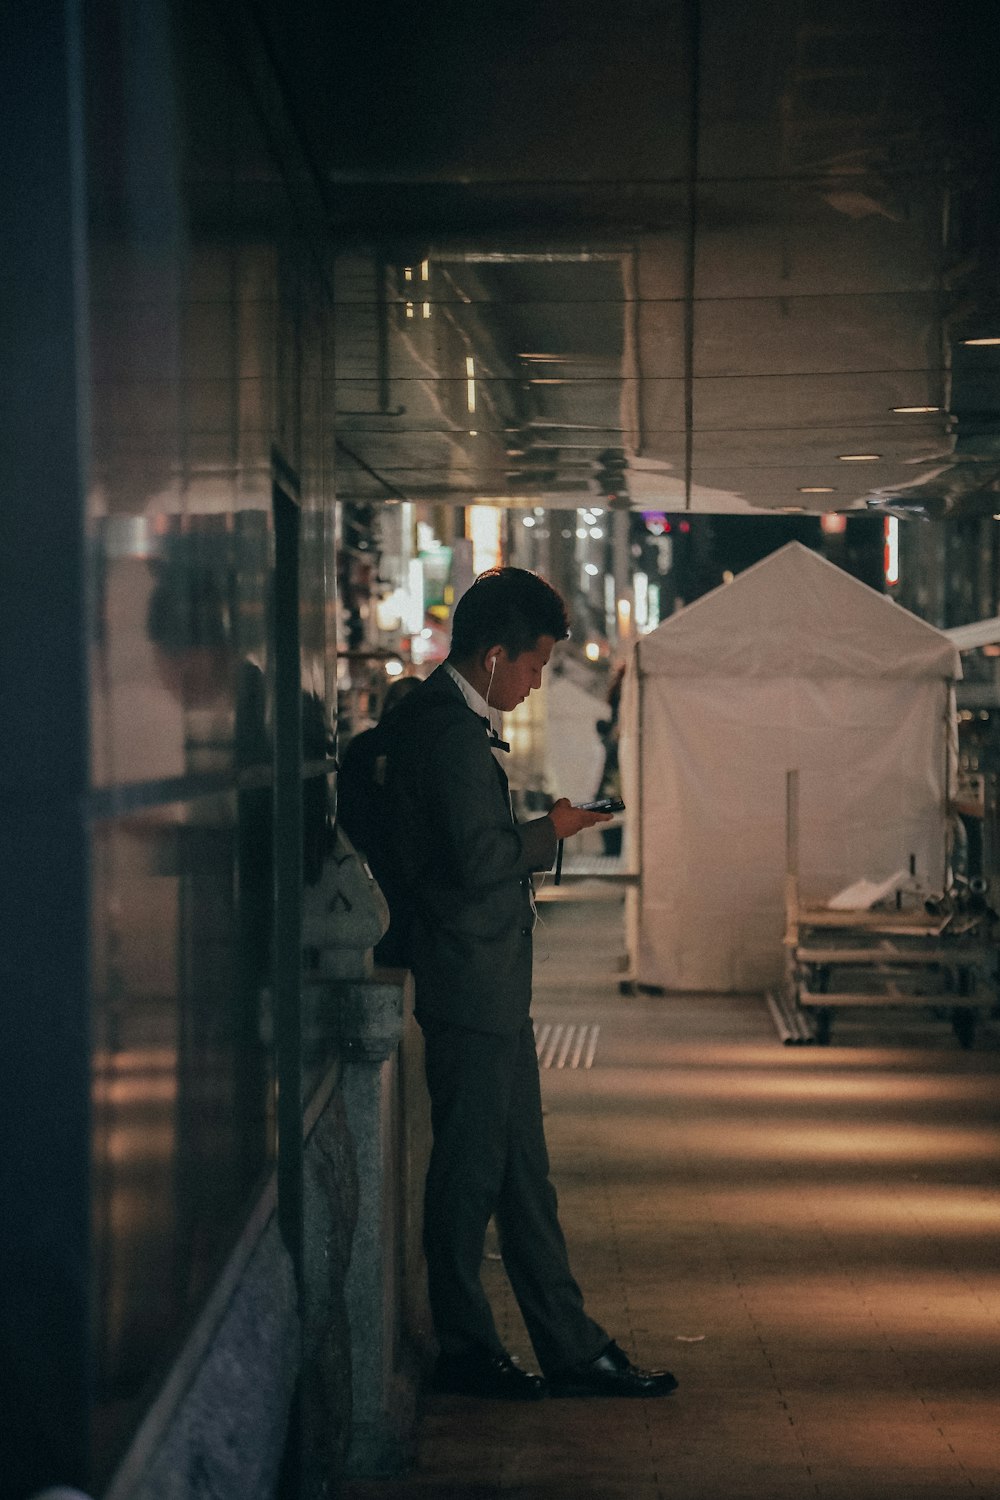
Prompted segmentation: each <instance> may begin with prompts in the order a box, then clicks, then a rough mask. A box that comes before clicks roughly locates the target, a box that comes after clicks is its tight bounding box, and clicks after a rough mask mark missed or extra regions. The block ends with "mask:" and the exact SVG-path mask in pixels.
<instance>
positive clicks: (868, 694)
mask: <svg viewBox="0 0 1000 1500" xmlns="http://www.w3.org/2000/svg"><path fill="white" fill-rule="evenodd" d="M641 692H642V704H641V721H642V743H641V746H640V747H639V759H640V765H639V768H638V769H639V775H640V776H641V787H640V788H639V795H640V796H641V807H642V830H641V883H640V891H639V899H638V906H637V910H636V913H635V917H636V921H635V930H634V934H633V946H632V956H633V967H634V973H635V977H636V978H637V979H638V980H639V981H640V982H643V983H649V984H657V985H662V986H663V987H664V988H666V989H696V990H747V989H759V988H762V987H765V986H769V985H773V984H776V983H778V982H779V981H780V980H781V977H782V974H783V949H782V937H783V933H784V920H785V918H784V877H785V772H786V770H787V769H789V768H791V767H797V768H798V770H799V773H800V852H799V864H800V884H801V891H802V897H803V900H806V901H820V900H826V899H827V898H828V897H829V896H831V895H833V894H834V892H835V891H837V890H839V889H841V888H843V887H844V886H846V885H847V884H849V883H850V882H852V881H854V880H856V879H858V878H859V877H860V876H862V875H864V876H868V877H870V878H872V879H876V878H880V877H885V876H888V875H891V874H892V873H893V871H895V870H897V869H899V868H901V867H903V866H905V865H906V863H907V860H908V857H909V855H910V854H911V853H912V854H914V856H915V857H916V861H917V870H918V873H920V874H921V875H922V876H923V878H924V879H925V880H926V881H927V882H928V884H929V885H931V886H933V887H935V888H938V889H939V888H940V884H941V880H942V876H943V871H944V858H945V854H944V821H943V815H942V808H943V800H944V786H945V776H946V759H947V757H946V750H945V741H946V731H947V712H946V710H947V703H948V696H949V688H948V685H947V684H946V683H944V682H942V681H938V682H933V681H918V682H896V681H892V680H883V681H881V682H865V681H861V682H859V681H857V680H851V679H840V680H836V679H828V680H826V681H824V682H823V683H822V684H818V683H816V682H815V681H812V680H808V679H806V680H803V679H798V678H796V679H784V680H779V679H764V680H761V679H751V680H746V679H740V678H733V679H722V680H720V679H718V678H716V679H714V680H712V681H710V682H704V681H695V680H691V679H681V680H673V681H670V680H667V679H655V678H648V679H644V680H643V682H642V685H641ZM630 722H631V723H632V724H634V723H635V720H634V719H633V720H631V721H630Z"/></svg>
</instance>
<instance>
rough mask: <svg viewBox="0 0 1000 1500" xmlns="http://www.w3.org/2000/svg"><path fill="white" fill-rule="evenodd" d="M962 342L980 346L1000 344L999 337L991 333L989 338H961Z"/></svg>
mask: <svg viewBox="0 0 1000 1500" xmlns="http://www.w3.org/2000/svg"><path fill="white" fill-rule="evenodd" d="M962 343H963V344H972V345H978V346H979V347H980V348H986V347H989V346H991V345H993V344H1000V337H998V336H996V335H995V334H991V335H990V337H989V338H985V339H963V340H962Z"/></svg>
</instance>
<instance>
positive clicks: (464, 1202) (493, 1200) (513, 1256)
mask: <svg viewBox="0 0 1000 1500" xmlns="http://www.w3.org/2000/svg"><path fill="white" fill-rule="evenodd" d="M423 1029H424V1036H425V1041H426V1067H427V1084H428V1090H429V1092H430V1098H431V1121H432V1127H433V1145H432V1149H431V1159H430V1165H429V1168H428V1173H427V1186H426V1193H425V1199H424V1250H425V1253H426V1256H427V1276H428V1289H429V1293H430V1304H431V1312H432V1315H433V1318H434V1328H435V1332H436V1334H437V1337H438V1342H439V1344H440V1346H441V1349H442V1351H443V1352H444V1353H446V1354H460V1353H463V1352H465V1351H467V1350H469V1349H474V1348H478V1349H481V1350H485V1351H486V1352H487V1353H490V1354H498V1353H501V1352H502V1351H503V1345H502V1343H501V1341H500V1337H499V1335H498V1333H497V1330H496V1324H495V1323H494V1320H493V1314H492V1311H491V1309H490V1305H489V1302H488V1300H487V1297H486V1294H485V1292H484V1290H483V1285H482V1280H481V1275H480V1271H481V1266H482V1259H483V1250H484V1246H485V1240H486V1230H487V1226H488V1225H489V1221H490V1218H491V1217H495V1219H496V1224H497V1229H498V1232H499V1237H500V1253H501V1257H502V1259H503V1264H504V1268H505V1270H506V1272H507V1275H508V1277H509V1279H510V1283H511V1286H512V1287H513V1290H514V1295H515V1297H516V1298H517V1302H518V1306H519V1307H520V1309H521V1315H522V1317H523V1318H524V1323H525V1327H526V1328H527V1330H528V1334H529V1336H530V1338H531V1342H532V1345H533V1347H534V1350H535V1354H536V1355H537V1357H538V1363H539V1365H540V1367H541V1369H542V1370H543V1371H544V1372H546V1373H549V1374H551V1373H552V1372H553V1371H556V1370H560V1369H565V1368H566V1367H567V1366H570V1365H574V1364H577V1363H579V1362H581V1361H584V1360H590V1359H594V1358H596V1356H597V1355H598V1354H600V1353H601V1351H602V1350H603V1349H604V1348H605V1347H606V1346H607V1344H608V1342H609V1337H608V1334H606V1333H605V1332H604V1330H603V1329H602V1328H601V1327H600V1325H599V1324H597V1323H595V1322H594V1321H593V1319H591V1318H589V1317H588V1316H587V1314H586V1312H585V1311H584V1307H583V1296H582V1294H581V1292H580V1288H579V1287H578V1286H577V1284H576V1282H575V1280H574V1279H573V1275H572V1273H571V1271H570V1268H569V1261H568V1259H567V1255H566V1242H565V1239H564V1238H563V1233H562V1229H561V1228H560V1225H559V1218H558V1206H557V1201H556V1193H555V1189H554V1188H553V1186H552V1184H551V1182H550V1181H549V1158H548V1151H547V1149H546V1145H545V1133H544V1128H543V1124H542V1101H541V1090H540V1087H539V1079H538V1061H537V1058H536V1055H535V1041H534V1034H533V1031H532V1026H531V1022H530V1021H527V1022H526V1023H525V1025H524V1027H523V1028H522V1029H521V1031H520V1032H519V1033H518V1034H517V1035H515V1036H495V1035H492V1034H490V1033H487V1032H480V1031H472V1030H469V1029H467V1028H465V1027H462V1026H453V1025H450V1024H447V1023H440V1022H437V1021H435V1022H428V1021H426V1020H425V1021H424V1023H423Z"/></svg>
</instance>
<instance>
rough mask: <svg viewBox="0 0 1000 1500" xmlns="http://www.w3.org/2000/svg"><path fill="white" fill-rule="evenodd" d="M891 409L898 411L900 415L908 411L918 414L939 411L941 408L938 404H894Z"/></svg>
mask: <svg viewBox="0 0 1000 1500" xmlns="http://www.w3.org/2000/svg"><path fill="white" fill-rule="evenodd" d="M892 410H893V411H895V412H899V413H900V415H901V416H902V415H905V414H906V413H910V412H912V413H914V414H918V413H920V412H928V411H940V410H941V408H940V406H894V407H893V408H892Z"/></svg>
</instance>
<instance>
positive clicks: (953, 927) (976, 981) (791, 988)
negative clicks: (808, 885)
mask: <svg viewBox="0 0 1000 1500" xmlns="http://www.w3.org/2000/svg"><path fill="white" fill-rule="evenodd" d="M787 853H788V869H787V877H786V885H785V910H786V930H785V957H786V996H785V999H786V1005H787V1007H788V1010H789V1011H790V1012H791V1014H792V1015H793V1016H794V1017H796V1018H797V1019H798V1023H799V1031H800V1037H801V1039H803V1040H804V1039H805V1038H806V1036H808V1035H811V1036H812V1038H813V1039H814V1040H815V1041H817V1042H820V1043H827V1042H829V1040H830V1032H831V1026H832V1022H833V1016H834V1014H835V1013H836V1012H838V1011H843V1010H849V1009H850V1010H854V1009H861V1008H864V1007H872V1006H899V1007H913V1006H923V1007H927V1008H929V1009H931V1010H933V1011H935V1012H936V1013H940V1014H942V1015H943V1016H945V1017H946V1018H949V1019H950V1021H951V1025H952V1028H953V1030H954V1032H955V1035H956V1036H957V1037H958V1040H959V1041H960V1042H961V1044H962V1046H964V1047H969V1046H971V1045H972V1043H973V1041H974V1039H975V1032H976V1026H977V1024H978V1022H979V1021H980V1020H981V1019H982V1018H983V1017H984V1016H985V1015H987V1014H989V1013H990V1011H992V1009H993V1007H994V1004H995V995H996V990H995V976H996V959H997V947H996V944H995V943H994V941H993V936H992V931H991V925H992V919H991V915H990V913H989V912H988V911H986V910H983V911H982V912H963V911H960V910H959V909H957V907H956V906H955V905H954V904H953V903H950V902H945V901H942V902H938V903H926V904H925V901H924V898H923V895H922V893H921V892H920V891H919V890H918V889H914V888H913V887H912V885H911V886H910V888H907V885H906V883H903V885H902V886H901V888H900V889H899V890H898V891H896V892H894V893H892V895H891V896H890V898H889V900H888V901H883V902H880V903H879V904H878V905H877V906H875V907H873V908H871V909H868V908H865V909H860V910H839V909H835V908H832V907H830V906H806V905H803V904H802V903H801V902H800V900H799V879H798V873H799V872H798V773H797V772H795V771H790V772H789V773H788V840H787ZM928 905H931V906H932V907H933V909H931V910H928V909H927V908H928ZM938 908H940V909H938Z"/></svg>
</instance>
